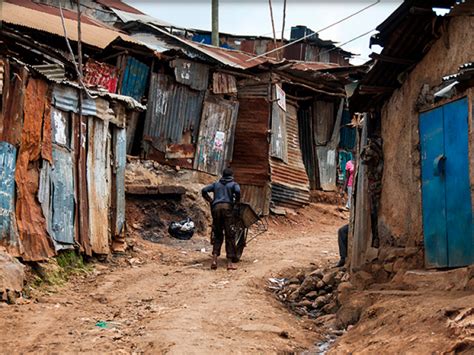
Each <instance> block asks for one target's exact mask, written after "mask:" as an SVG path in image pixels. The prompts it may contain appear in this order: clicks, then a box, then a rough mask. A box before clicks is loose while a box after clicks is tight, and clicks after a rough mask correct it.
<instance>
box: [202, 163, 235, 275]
mask: <svg viewBox="0 0 474 355" xmlns="http://www.w3.org/2000/svg"><path fill="white" fill-rule="evenodd" d="M211 192H212V193H213V197H212V198H211V196H210V193H211ZM202 196H203V197H204V199H205V200H206V201H208V202H209V203H210V204H211V214H212V229H213V231H214V245H213V249H212V263H211V269H213V270H215V269H217V258H218V257H219V256H220V254H221V248H222V244H223V242H224V233H225V253H226V258H227V270H236V269H237V266H236V265H235V264H234V260H236V257H237V255H236V250H235V235H234V233H233V232H232V211H233V208H234V204H235V203H238V202H240V186H239V184H238V183H236V182H235V181H234V173H233V171H232V169H230V168H226V169H224V171H223V172H222V178H221V179H220V180H219V181H217V182H215V183H213V184H210V185H208V186H206V187H204V188H203V189H202Z"/></svg>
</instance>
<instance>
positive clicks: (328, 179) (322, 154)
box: [316, 146, 337, 191]
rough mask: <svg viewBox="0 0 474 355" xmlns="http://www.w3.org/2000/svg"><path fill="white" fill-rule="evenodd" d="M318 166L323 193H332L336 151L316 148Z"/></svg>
mask: <svg viewBox="0 0 474 355" xmlns="http://www.w3.org/2000/svg"><path fill="white" fill-rule="evenodd" d="M316 151H317V155H318V164H319V176H320V180H321V188H322V189H323V190H324V191H333V190H334V189H335V186H336V179H337V176H336V173H337V162H336V150H335V149H334V148H332V147H330V146H318V147H316Z"/></svg>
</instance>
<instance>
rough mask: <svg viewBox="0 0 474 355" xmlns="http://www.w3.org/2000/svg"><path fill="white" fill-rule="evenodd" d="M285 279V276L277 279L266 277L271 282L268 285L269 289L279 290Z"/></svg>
mask: <svg viewBox="0 0 474 355" xmlns="http://www.w3.org/2000/svg"><path fill="white" fill-rule="evenodd" d="M287 280H288V279H285V278H280V279H279V278H275V277H271V278H269V279H268V281H269V282H270V284H271V285H269V286H268V288H269V289H271V290H281V289H282V288H283V287H284V286H285V284H286V282H287Z"/></svg>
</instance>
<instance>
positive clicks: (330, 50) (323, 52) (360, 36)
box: [319, 28, 375, 55]
mask: <svg viewBox="0 0 474 355" xmlns="http://www.w3.org/2000/svg"><path fill="white" fill-rule="evenodd" d="M374 31H375V28H373V29H371V30H370V31H367V32H364V33H362V34H361V35H358V36H357V37H354V38H352V39H350V40H348V41H347V42H344V43H342V44H340V45H339V46H337V47H334V48H331V49H328V50H325V51H322V52H320V53H319V55H321V54H326V53H329V52H332V51H334V50H336V49H341V47H342V46H345V45H346V44H349V43H351V42H354V41H355V40H358V39H359V38H362V37H364V36H367V35H368V34H370V33H372V32H374Z"/></svg>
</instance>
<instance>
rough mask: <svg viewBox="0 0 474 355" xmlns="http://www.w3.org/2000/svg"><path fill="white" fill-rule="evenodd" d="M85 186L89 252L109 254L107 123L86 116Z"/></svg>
mask: <svg viewBox="0 0 474 355" xmlns="http://www.w3.org/2000/svg"><path fill="white" fill-rule="evenodd" d="M88 130H89V132H88V138H89V141H88V143H89V145H88V151H87V188H88V197H89V235H90V241H91V246H92V251H93V252H94V253H96V254H109V201H110V176H109V175H110V144H109V143H110V142H109V141H110V140H109V138H108V132H109V130H108V122H106V121H102V120H98V119H95V118H93V117H89V122H88Z"/></svg>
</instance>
